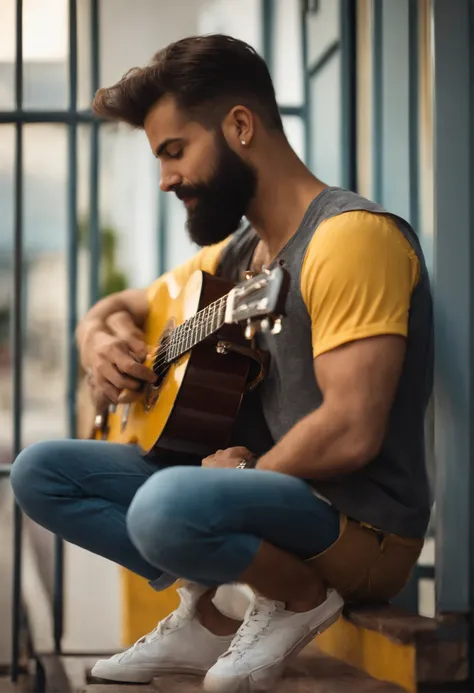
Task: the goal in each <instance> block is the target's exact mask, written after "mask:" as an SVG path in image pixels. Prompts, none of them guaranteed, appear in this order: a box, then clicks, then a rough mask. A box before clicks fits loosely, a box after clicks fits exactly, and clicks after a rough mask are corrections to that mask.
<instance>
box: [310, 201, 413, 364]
mask: <svg viewBox="0 0 474 693" xmlns="http://www.w3.org/2000/svg"><path fill="white" fill-rule="evenodd" d="M419 274H420V264H419V260H418V257H417V255H416V253H415V251H414V250H413V248H412V246H411V245H410V243H409V241H408V240H407V239H406V238H405V236H404V235H403V234H402V232H401V231H400V229H399V228H398V226H397V224H396V223H395V221H394V220H393V219H392V218H390V217H388V216H385V215H380V214H373V213H370V212H362V211H360V212H346V213H344V214H340V215H337V216H335V217H332V218H331V219H328V220H326V221H325V222H323V223H322V224H321V225H320V226H319V227H318V229H317V231H316V232H315V234H314V235H313V237H312V239H311V242H310V244H309V246H308V249H307V251H306V254H305V258H304V261H303V266H302V270H301V292H302V296H303V300H304V302H305V304H306V307H307V309H308V312H309V315H310V318H311V333H312V346H313V356H314V357H316V356H319V355H320V354H322V353H324V352H326V351H330V350H331V349H335V348H336V347H338V346H341V345H342V344H345V343H347V342H351V341H354V340H357V339H364V338H367V337H375V336H377V335H382V334H398V335H402V336H407V333H408V315H409V310H410V300H411V294H412V292H413V289H414V288H415V286H416V284H417V282H418V279H419Z"/></svg>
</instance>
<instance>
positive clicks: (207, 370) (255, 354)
mask: <svg viewBox="0 0 474 693" xmlns="http://www.w3.org/2000/svg"><path fill="white" fill-rule="evenodd" d="M288 285H289V275H288V273H287V271H286V270H284V269H283V268H281V267H277V268H275V269H273V270H271V271H269V270H265V271H264V272H262V273H261V274H258V275H256V276H252V275H251V274H250V273H249V275H248V278H246V279H245V280H244V281H243V282H241V283H240V284H237V285H233V284H231V283H230V282H228V281H226V280H224V279H222V278H219V277H216V276H213V275H210V274H207V273H205V272H202V271H200V270H198V271H196V272H194V273H193V275H192V276H191V278H190V279H189V281H188V282H187V283H186V284H184V285H183V286H178V285H177V284H176V282H175V279H174V278H173V276H172V275H169V277H166V276H165V278H164V281H163V282H162V283H161V284H160V286H159V289H158V293H157V295H156V296H155V298H154V299H153V302H152V304H151V306H150V313H149V316H148V320H147V325H146V328H145V337H146V343H147V345H148V346H149V348H150V349H149V357H148V359H147V360H146V361H145V364H146V365H148V366H149V367H150V368H152V369H153V371H154V372H155V374H156V382H155V383H154V384H153V385H152V384H146V385H144V388H143V390H142V391H141V392H140V393H139V396H138V399H136V400H135V401H134V402H133V403H131V404H120V405H117V406H114V407H109V409H108V411H106V412H103V413H99V414H97V416H96V417H95V422H94V426H93V433H92V437H94V438H95V439H99V440H108V441H111V442H117V443H133V444H137V445H139V446H140V448H141V449H142V450H143V453H144V454H145V455H148V456H152V455H153V452H154V451H156V450H157V449H164V450H170V451H176V452H191V453H195V454H200V455H202V456H206V455H209V454H211V453H213V452H215V451H216V450H218V449H221V448H225V447H226V444H227V441H228V440H229V438H230V436H231V434H232V430H233V426H234V423H235V420H236V418H237V415H238V412H239V408H240V405H241V402H242V398H243V396H244V394H245V392H246V391H247V390H248V389H253V388H255V387H257V385H258V384H259V383H260V382H261V381H262V380H263V378H264V377H265V372H266V368H267V367H268V358H267V355H266V353H265V352H262V351H259V350H257V349H255V348H254V337H255V335H256V333H257V332H258V331H263V332H265V331H271V332H272V333H274V334H275V333H278V332H279V331H280V330H281V327H282V322H281V318H282V316H284V314H285V301H286V295H287V292H288Z"/></svg>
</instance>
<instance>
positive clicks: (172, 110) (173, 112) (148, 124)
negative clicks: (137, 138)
mask: <svg viewBox="0 0 474 693" xmlns="http://www.w3.org/2000/svg"><path fill="white" fill-rule="evenodd" d="M189 125H190V121H189V119H188V118H187V117H186V115H185V114H184V113H183V111H182V110H181V109H179V108H178V106H177V105H176V101H175V100H174V98H173V97H172V96H168V95H167V96H164V97H163V98H162V99H160V100H159V101H158V102H157V103H156V104H155V105H154V106H152V107H151V109H150V110H149V111H148V113H147V116H146V118H145V122H144V128H145V132H146V134H147V137H148V140H149V142H150V145H151V147H152V149H153V150H154V151H155V150H156V149H157V148H158V147H159V145H160V143H161V142H163V141H164V140H166V139H171V138H176V137H183V136H184V133H185V130H187V129H188V127H189Z"/></svg>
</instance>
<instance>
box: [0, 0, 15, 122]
mask: <svg viewBox="0 0 474 693" xmlns="http://www.w3.org/2000/svg"><path fill="white" fill-rule="evenodd" d="M15 5H16V2H15V0H0V19H1V21H0V110H6V109H10V108H14V106H15V87H14V84H15V77H14V69H15V68H14V65H15V51H16V46H15V36H16V30H15V26H16V22H15Z"/></svg>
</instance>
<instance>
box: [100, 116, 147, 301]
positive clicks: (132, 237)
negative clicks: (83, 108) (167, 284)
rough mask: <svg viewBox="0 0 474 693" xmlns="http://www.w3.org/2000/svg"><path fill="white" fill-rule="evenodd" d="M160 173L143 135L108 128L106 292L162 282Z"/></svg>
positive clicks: (103, 201) (103, 186) (103, 192)
mask: <svg viewBox="0 0 474 693" xmlns="http://www.w3.org/2000/svg"><path fill="white" fill-rule="evenodd" d="M157 199H158V167H157V162H156V159H155V158H154V157H153V155H152V153H151V151H150V147H149V145H148V141H147V139H146V137H145V135H144V133H143V132H142V131H135V130H131V129H130V128H128V127H126V126H124V125H121V124H120V125H114V124H107V125H104V126H103V127H102V128H101V134H100V201H99V205H100V207H99V208H100V218H101V232H102V234H103V235H104V236H106V239H104V240H105V241H106V242H107V253H108V255H107V258H106V257H104V258H103V260H104V265H103V267H102V269H103V273H102V279H103V282H104V283H105V284H104V287H105V288H107V287H109V288H110V286H111V283H113V282H119V284H120V282H122V281H125V283H126V285H127V286H147V285H148V284H150V283H151V282H152V281H153V280H154V279H155V278H156V270H157V255H158V250H157V229H158V218H157V211H158V202H157Z"/></svg>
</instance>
